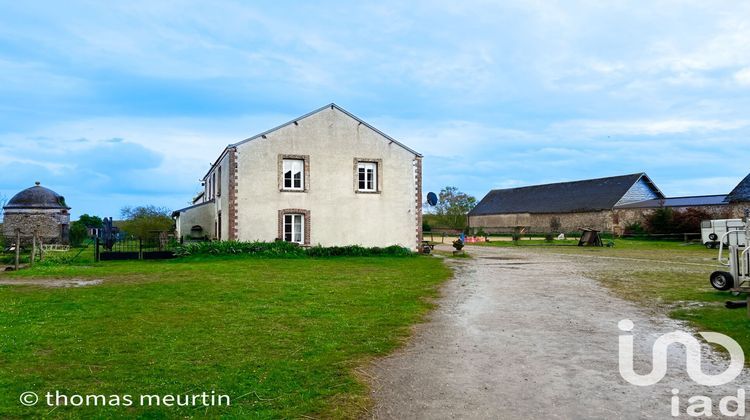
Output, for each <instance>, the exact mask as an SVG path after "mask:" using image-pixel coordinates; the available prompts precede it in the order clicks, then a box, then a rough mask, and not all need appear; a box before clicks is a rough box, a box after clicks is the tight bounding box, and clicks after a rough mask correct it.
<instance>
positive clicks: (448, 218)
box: [435, 186, 477, 229]
mask: <svg viewBox="0 0 750 420" xmlns="http://www.w3.org/2000/svg"><path fill="white" fill-rule="evenodd" d="M476 205H477V199H476V198H474V197H472V196H471V195H469V194H466V193H464V192H461V191H459V190H458V188H456V187H450V186H448V187H445V188H443V189H442V190H440V194H439V197H438V203H437V205H435V214H436V215H437V216H438V217H439V219H440V222H441V224H443V225H444V226H446V227H450V228H454V229H463V228H465V227H466V216H467V215H468V214H469V212H470V211H471V209H473V208H474V206H476Z"/></svg>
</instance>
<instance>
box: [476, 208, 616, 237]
mask: <svg viewBox="0 0 750 420" xmlns="http://www.w3.org/2000/svg"><path fill="white" fill-rule="evenodd" d="M554 219H557V220H558V221H559V223H560V228H559V229H558V230H559V231H560V232H575V231H578V230H579V229H580V228H591V229H596V230H600V231H606V230H611V229H612V212H611V211H608V210H605V211H598V212H580V213H542V214H538V213H511V214H493V215H481V216H469V227H471V228H474V229H479V228H482V230H484V231H485V232H487V233H507V232H509V231H511V230H513V229H514V228H516V227H519V226H522V227H526V228H529V229H530V230H531V231H532V232H535V233H547V232H551V231H552V229H551V225H552V221H553V220H554Z"/></svg>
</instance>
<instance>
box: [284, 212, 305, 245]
mask: <svg viewBox="0 0 750 420" xmlns="http://www.w3.org/2000/svg"><path fill="white" fill-rule="evenodd" d="M283 217H284V219H283V221H282V223H283V226H284V228H283V232H282V233H283V235H284V237H283V239H284V241H286V242H294V243H297V244H304V243H305V215H304V214H301V213H284V215H283ZM287 218H289V222H287ZM297 222H299V223H297ZM290 230H291V231H290ZM287 235H289V238H290V239H287Z"/></svg>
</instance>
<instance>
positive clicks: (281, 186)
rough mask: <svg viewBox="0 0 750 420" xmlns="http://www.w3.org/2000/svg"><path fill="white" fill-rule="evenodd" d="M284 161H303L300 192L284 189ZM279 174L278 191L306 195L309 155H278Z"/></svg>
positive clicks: (308, 180)
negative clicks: (302, 177)
mask: <svg viewBox="0 0 750 420" xmlns="http://www.w3.org/2000/svg"><path fill="white" fill-rule="evenodd" d="M284 159H295V160H302V161H304V167H305V169H304V179H303V180H302V184H303V186H302V187H303V188H302V189H301V190H290V189H287V188H284ZM278 167H279V169H278V173H279V191H281V192H293V193H306V192H308V191H309V190H310V155H279V157H278Z"/></svg>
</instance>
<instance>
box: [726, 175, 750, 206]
mask: <svg viewBox="0 0 750 420" xmlns="http://www.w3.org/2000/svg"><path fill="white" fill-rule="evenodd" d="M726 201H727V202H729V203H733V202H738V201H750V175H748V176H746V177H745V179H743V180H742V181H740V183H739V184H737V186H736V187H734V189H733V190H732V192H730V193H729V195H727V198H726Z"/></svg>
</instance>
